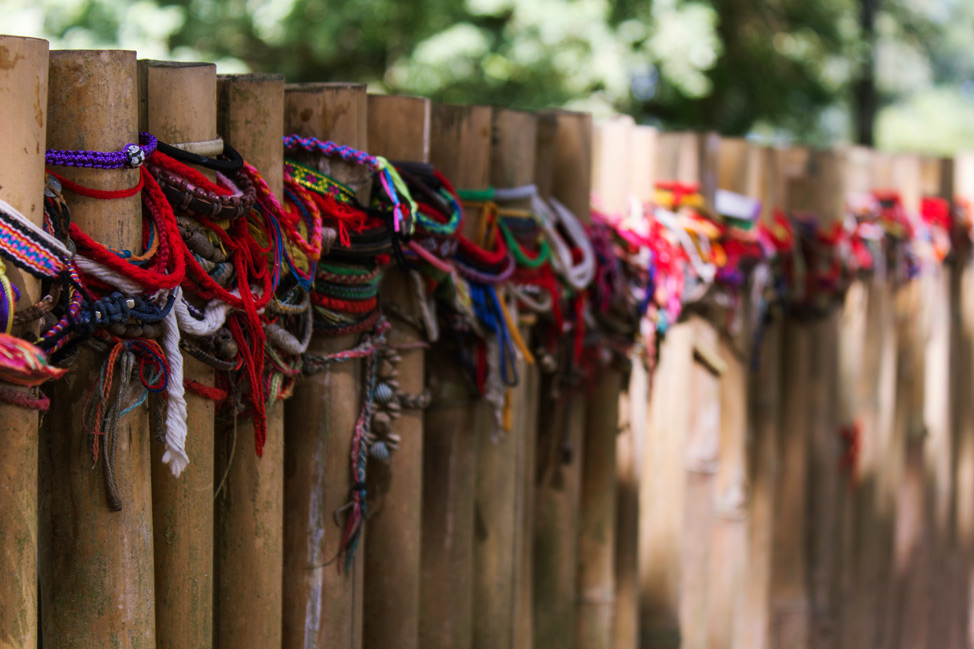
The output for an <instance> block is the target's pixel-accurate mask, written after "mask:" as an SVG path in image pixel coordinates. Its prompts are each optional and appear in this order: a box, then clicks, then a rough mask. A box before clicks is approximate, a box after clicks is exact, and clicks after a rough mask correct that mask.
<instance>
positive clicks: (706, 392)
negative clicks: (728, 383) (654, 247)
mask: <svg viewBox="0 0 974 649" xmlns="http://www.w3.org/2000/svg"><path fill="white" fill-rule="evenodd" d="M705 138H706V136H700V135H695V134H692V133H683V134H673V135H672V136H669V135H665V134H664V135H663V136H662V137H661V138H660V145H661V147H660V148H661V150H660V153H661V155H664V156H666V158H664V159H663V161H661V165H664V164H665V165H666V166H665V167H664V168H667V169H668V170H669V173H668V175H667V177H668V178H670V179H675V180H679V181H680V182H683V183H690V184H699V185H700V186H701V189H703V184H702V183H703V179H704V178H705V176H707V175H708V173H709V172H707V171H706V168H707V167H708V164H707V163H708V162H710V163H712V162H713V160H712V159H709V160H708V159H707V156H705V155H704V153H705V152H706V149H707V147H706V145H705ZM712 198H713V193H712V192H711V199H712ZM710 203H712V200H711V201H710ZM688 323H689V325H690V327H691V328H692V329H693V334H692V338H693V342H692V343H691V345H692V358H693V361H694V362H693V364H692V365H691V368H690V386H689V391H688V392H687V394H688V395H689V398H688V402H689V404H690V406H689V408H690V412H689V415H688V420H687V430H686V433H685V434H686V442H685V447H684V456H683V458H682V463H683V466H684V469H685V473H684V476H683V479H684V480H685V487H684V488H685V494H686V495H685V498H686V500H685V502H684V519H683V531H682V539H683V550H682V552H681V559H680V560H681V566H680V588H681V592H680V629H681V635H682V641H683V643H684V645H682V646H686V647H688V648H691V649H696V648H699V647H705V646H708V643H709V624H708V619H709V617H710V600H711V598H710V591H711V588H710V586H711V576H712V574H713V570H712V563H711V560H712V559H711V555H712V551H711V545H712V538H713V533H714V522H715V516H714V515H715V513H716V510H715V502H714V481H715V476H716V474H717V470H718V466H719V460H720V406H721V404H720V379H721V372H722V369H723V367H722V366H721V365H715V364H712V363H711V362H710V361H709V360H708V359H714V358H719V335H718V333H717V330H716V329H715V328H714V326H713V325H711V324H710V323H709V322H708V321H707V320H705V319H704V318H703V317H702V316H701V315H699V314H695V313H691V315H690V316H689V318H688Z"/></svg>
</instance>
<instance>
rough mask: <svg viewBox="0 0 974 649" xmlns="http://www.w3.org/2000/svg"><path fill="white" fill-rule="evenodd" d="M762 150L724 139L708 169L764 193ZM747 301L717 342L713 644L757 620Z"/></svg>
mask: <svg viewBox="0 0 974 649" xmlns="http://www.w3.org/2000/svg"><path fill="white" fill-rule="evenodd" d="M759 153H760V151H759V150H758V149H753V150H752V149H750V148H749V146H748V143H747V141H745V140H742V139H721V140H719V142H718V144H717V150H716V153H715V154H714V158H715V159H714V160H713V161H712V163H711V164H707V165H704V169H708V168H713V169H715V172H716V176H717V178H716V181H717V184H716V187H717V188H718V189H723V190H728V191H732V192H736V193H738V194H743V195H746V196H751V197H754V196H759V195H760V194H761V185H762V184H763V182H764V170H763V169H762V168H761V165H760V163H761V160H760V157H759V155H758V154H759ZM748 306H749V304H748V303H747V302H744V301H742V302H741V305H740V306H739V307H738V308H737V310H736V311H735V312H734V313H733V314H731V315H729V316H726V317H722V319H723V321H724V322H729V323H730V324H729V327H728V329H729V331H721V332H720V340H719V343H718V344H717V347H716V348H717V349H718V350H719V352H718V353H719V355H720V357H721V359H723V361H724V363H725V366H726V370H725V371H724V372H723V374H721V376H720V382H719V394H720V397H719V413H720V414H719V416H720V422H719V427H720V441H719V452H718V459H717V472H716V474H715V475H714V484H713V487H714V492H713V494H712V498H713V500H714V514H715V517H716V518H715V520H714V522H713V546H712V550H711V552H712V555H711V559H710V560H711V571H712V584H711V593H710V602H709V610H708V625H709V632H708V635H709V641H710V646H713V647H730V646H731V645H732V644H734V643H735V639H736V638H738V637H739V636H742V634H743V631H744V630H745V622H748V623H750V622H754V621H755V620H752V619H749V618H745V617H744V613H745V611H746V610H747V609H746V608H745V606H746V602H747V599H746V598H745V597H740V595H739V592H738V589H739V585H740V584H742V583H747V584H749V585H752V586H753V585H756V582H755V581H754V580H752V579H751V575H750V574H749V573H748V544H747V540H748V531H749V526H750V524H751V521H750V519H749V515H750V502H749V500H750V496H751V494H750V480H749V478H750V471H751V469H750V467H749V466H748V453H747V450H748V435H749V418H748V403H749V390H748V388H749V379H750V373H749V367H750V361H751V354H752V349H751V347H752V343H753V338H752V337H751V331H752V326H751V322H750V321H749V319H750V318H752V317H753V314H752V313H751V312H750V309H748ZM718 317H721V316H718ZM740 642H741V640H737V643H738V644H740Z"/></svg>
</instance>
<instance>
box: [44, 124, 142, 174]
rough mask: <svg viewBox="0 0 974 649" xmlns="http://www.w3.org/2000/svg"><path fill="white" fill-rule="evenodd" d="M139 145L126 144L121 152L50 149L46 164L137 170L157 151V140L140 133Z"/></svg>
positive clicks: (47, 153) (45, 156)
mask: <svg viewBox="0 0 974 649" xmlns="http://www.w3.org/2000/svg"><path fill="white" fill-rule="evenodd" d="M139 143H140V144H141V146H140V145H139V144H126V145H125V148H124V149H122V150H121V151H108V152H106V151H66V150H63V149H48V150H47V152H46V153H45V154H44V162H45V163H46V164H48V165H51V166H52V167H88V168H90V169H136V168H138V167H141V166H142V163H144V162H145V159H146V158H148V157H149V156H150V155H152V153H153V152H154V151H155V150H156V143H157V140H156V138H155V136H153V135H150V134H149V133H139Z"/></svg>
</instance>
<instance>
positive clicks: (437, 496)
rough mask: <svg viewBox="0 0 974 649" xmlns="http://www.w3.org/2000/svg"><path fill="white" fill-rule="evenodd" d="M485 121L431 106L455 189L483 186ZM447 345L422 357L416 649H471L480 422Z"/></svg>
mask: <svg viewBox="0 0 974 649" xmlns="http://www.w3.org/2000/svg"><path fill="white" fill-rule="evenodd" d="M490 119H491V111H490V108H488V107H486V106H450V105H440V104H438V105H434V106H433V111H432V128H431V132H430V135H431V137H430V161H431V162H432V163H433V165H434V166H435V167H436V168H437V169H438V170H439V171H440V172H441V173H443V175H445V176H446V177H447V178H449V179H450V181H451V182H452V183H454V186H455V187H456V188H458V189H483V188H484V187H487V186H488V185H489V184H490V146H491V144H490ZM466 221H467V222H466V223H465V224H464V228H465V230H466V231H467V232H468V233H469V232H470V231H471V228H472V225H473V224H471V223H470V221H472V219H466ZM452 343H453V341H452V340H449V337H448V336H443V337H442V338H441V340H440V341H439V342H437V343H436V344H435V345H433V347H432V349H431V350H430V351H429V353H428V354H427V358H428V361H429V362H428V374H429V387H430V392H431V395H432V397H433V401H432V404H431V405H430V408H429V409H428V410H427V411H426V418H425V420H424V422H423V467H424V471H423V531H422V538H423V544H422V548H421V554H422V556H421V559H420V565H421V568H422V584H421V593H420V646H422V647H423V649H427V648H428V649H446V648H451V649H452V648H458V649H469V647H470V646H471V643H472V642H473V615H474V609H473V565H474V536H473V535H474V499H475V496H474V494H475V492H476V474H477V468H476V467H477V464H476V457H477V456H476V432H475V430H476V422H477V421H478V420H479V419H483V417H481V416H480V414H481V412H482V404H479V403H477V402H476V401H475V400H474V396H473V393H472V390H471V389H470V387H469V386H468V385H467V382H466V378H465V377H464V376H463V372H462V369H461V367H460V364H459V363H457V362H456V351H455V347H454V346H453V344H452Z"/></svg>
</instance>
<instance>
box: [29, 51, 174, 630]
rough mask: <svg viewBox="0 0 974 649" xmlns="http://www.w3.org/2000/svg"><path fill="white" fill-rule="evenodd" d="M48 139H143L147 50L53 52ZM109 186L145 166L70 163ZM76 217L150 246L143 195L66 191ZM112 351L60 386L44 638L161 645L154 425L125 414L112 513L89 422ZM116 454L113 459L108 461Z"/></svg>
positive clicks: (111, 147) (112, 145)
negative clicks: (139, 73)
mask: <svg viewBox="0 0 974 649" xmlns="http://www.w3.org/2000/svg"><path fill="white" fill-rule="evenodd" d="M50 61H51V67H50V79H49V91H50V92H49V96H48V130H47V146H48V147H49V148H56V149H93V150H99V151H117V150H121V149H122V148H123V147H124V146H125V145H126V144H128V143H130V142H137V141H138V106H137V104H136V101H135V97H136V93H137V78H136V60H135V52H130V51H122V50H90V51H72V50H62V51H56V52H52V53H51V59H50ZM59 172H60V173H62V174H63V175H65V176H67V177H69V178H70V179H71V180H74V181H75V182H78V183H81V184H82V185H86V186H88V187H95V188H97V189H106V190H118V189H124V188H128V187H132V186H134V185H136V183H137V182H138V179H139V173H138V171H135V170H99V169H64V170H59ZM65 194H66V196H65V198H66V200H67V201H68V204H69V206H70V208H71V214H72V218H73V220H74V222H75V223H77V224H78V226H79V227H81V228H82V229H83V230H85V231H86V232H87V233H88V234H89V235H91V236H92V237H93V238H94V239H95V240H97V241H100V242H101V243H103V244H105V245H109V246H113V247H116V248H120V249H129V250H133V251H134V250H139V246H140V245H141V242H142V227H141V218H140V214H141V212H140V209H141V206H140V203H139V197H138V196H137V195H136V196H132V197H131V198H125V199H115V200H98V199H93V198H85V197H82V196H77V195H74V194H72V193H71V192H65ZM103 360H104V357H103V355H100V354H96V353H92V352H91V351H88V350H82V353H81V355H80V356H79V358H78V359H77V361H76V363H75V365H74V367H73V368H72V369H71V372H70V373H69V374H68V375H67V376H66V377H65V378H64V379H63V380H61V381H58V382H57V383H56V384H55V385H54V386H53V388H52V393H53V394H52V397H51V401H52V403H55V404H57V405H56V406H55V407H54V408H52V409H51V411H50V413H49V414H48V416H47V418H46V420H45V422H44V427H43V429H42V433H41V439H42V443H41V455H40V457H41V460H40V476H41V478H40V485H41V491H40V493H41V497H40V498H41V499H40V502H41V516H40V547H41V554H40V568H41V570H40V572H41V575H40V578H41V615H42V619H41V627H42V628H41V635H42V637H43V641H44V645H45V646H50V647H105V646H119V647H125V648H126V649H154V648H155V646H156V634H155V630H156V620H155V579H154V570H153V558H152V553H153V550H152V537H153V535H152V527H153V523H152V490H151V478H150V472H149V463H150V451H149V445H150V438H151V435H150V434H149V423H148V418H147V416H146V412H145V410H144V409H141V408H139V409H135V410H133V411H132V412H131V413H129V414H128V415H126V417H125V418H124V419H123V420H122V421H121V422H120V424H119V429H118V431H117V436H118V440H117V447H116V449H115V477H116V479H117V483H118V490H119V496H120V498H121V501H122V510H121V511H111V510H110V509H109V507H108V504H107V501H106V495H105V480H104V477H103V475H102V470H103V466H102V464H101V463H99V464H98V465H97V466H95V467H94V468H92V462H91V450H90V448H89V443H88V439H87V435H86V434H85V433H84V432H83V430H82V427H81V422H82V421H83V416H82V411H83V406H84V402H85V396H86V395H87V393H88V391H89V390H90V389H91V386H93V385H95V383H96V381H97V380H98V372H99V368H100V366H101V363H102V361H103ZM103 461H104V460H102V462H103Z"/></svg>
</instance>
